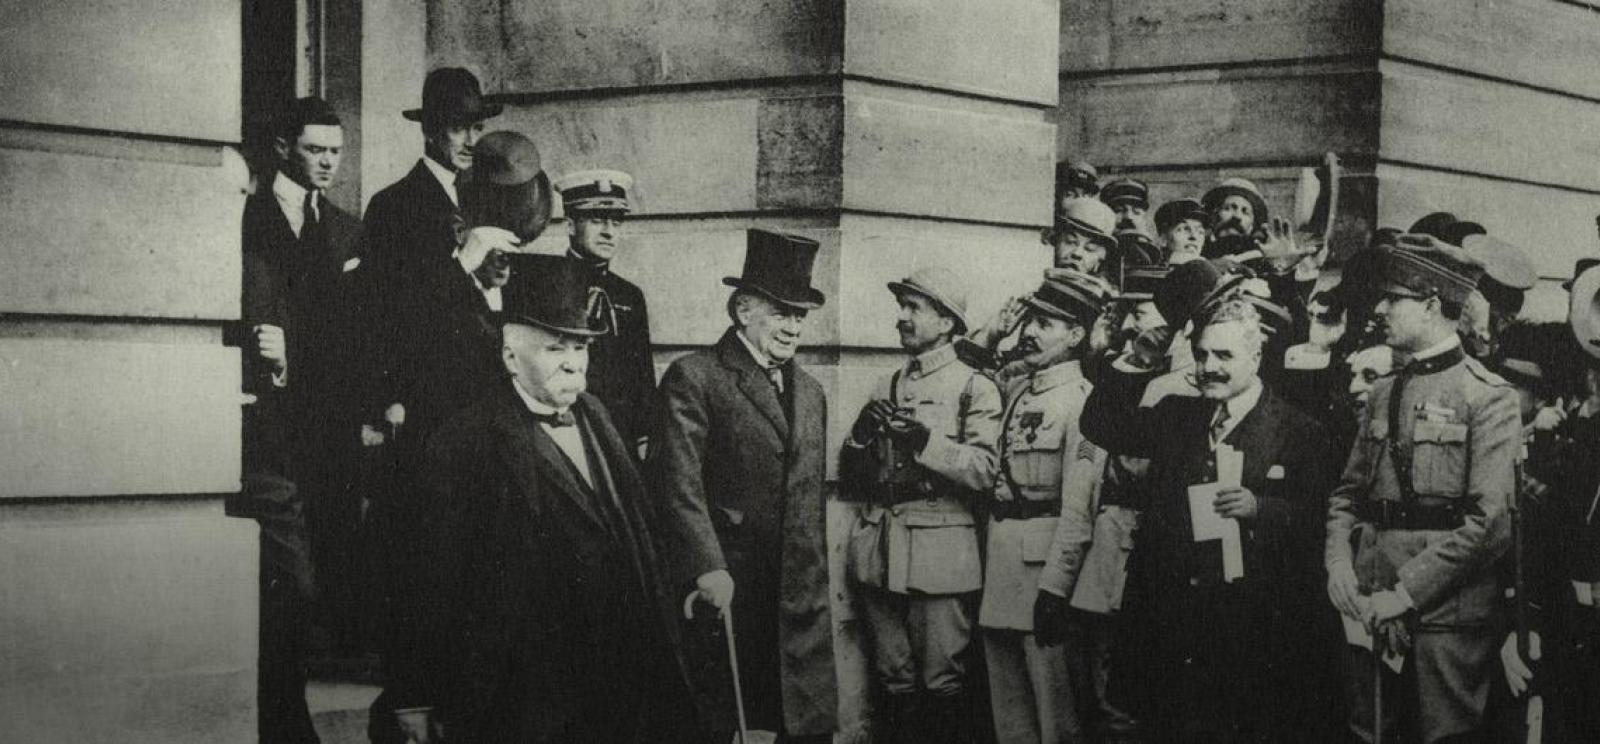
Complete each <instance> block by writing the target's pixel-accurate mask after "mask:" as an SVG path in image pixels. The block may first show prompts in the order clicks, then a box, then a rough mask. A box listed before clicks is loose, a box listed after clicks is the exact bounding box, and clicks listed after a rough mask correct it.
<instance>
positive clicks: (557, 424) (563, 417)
mask: <svg viewBox="0 0 1600 744" xmlns="http://www.w3.org/2000/svg"><path fill="white" fill-rule="evenodd" d="M533 417H534V418H536V419H538V420H539V423H541V424H544V425H545V426H548V427H551V428H553V429H559V428H561V427H563V426H572V425H574V424H576V423H577V419H575V418H573V417H572V411H557V412H555V413H535V414H533Z"/></svg>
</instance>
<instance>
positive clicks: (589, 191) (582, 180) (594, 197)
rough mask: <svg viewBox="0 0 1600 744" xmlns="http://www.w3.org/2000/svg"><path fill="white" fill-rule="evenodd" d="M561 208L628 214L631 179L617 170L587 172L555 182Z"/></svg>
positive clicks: (571, 175) (571, 211) (563, 177)
mask: <svg viewBox="0 0 1600 744" xmlns="http://www.w3.org/2000/svg"><path fill="white" fill-rule="evenodd" d="M556 191H559V192H561V204H562V208H563V209H564V210H566V213H567V214H568V215H571V214H572V213H573V212H631V211H633V202H632V201H630V200H629V195H630V194H631V193H632V192H633V176H630V175H628V174H626V173H623V172H622V171H617V170H586V171H578V172H576V173H568V174H566V175H564V176H562V177H560V178H558V179H556Z"/></svg>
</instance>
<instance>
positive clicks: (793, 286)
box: [722, 229, 827, 310]
mask: <svg viewBox="0 0 1600 744" xmlns="http://www.w3.org/2000/svg"><path fill="white" fill-rule="evenodd" d="M819 247H820V246H819V245H818V243H817V241H815V240H812V239H810V238H802V237H800V236H798V235H788V234H786V233H776V232H768V231H766V230H756V229H751V230H750V231H749V232H748V233H747V234H746V236H745V253H744V271H743V272H742V273H741V274H740V275H739V276H737V277H733V276H729V277H724V278H723V279H722V283H723V284H726V285H728V286H730V287H736V288H738V289H744V290H750V291H752V292H756V293H758V294H761V295H764V296H765V297H767V298H768V299H770V300H773V301H775V302H777V303H779V304H782V305H788V306H789V307H797V308H801V309H805V310H815V309H816V308H819V307H822V304H823V303H824V302H826V301H827V298H826V297H824V296H823V294H822V292H820V291H818V290H817V289H816V288H814V287H812V286H811V266H812V264H813V263H815V262H816V258H817V249H818V248H819Z"/></svg>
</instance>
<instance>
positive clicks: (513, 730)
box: [396, 255, 689, 744]
mask: <svg viewBox="0 0 1600 744" xmlns="http://www.w3.org/2000/svg"><path fill="white" fill-rule="evenodd" d="M511 260H512V273H511V279H510V282H509V283H508V284H507V285H506V286H505V290H506V291H505V295H506V296H505V298H504V299H505V309H504V311H503V315H502V317H503V319H504V339H505V340H504V345H503V346H502V349H501V360H502V362H503V364H504V370H505V372H506V373H507V374H508V377H507V378H504V379H503V380H502V381H501V382H499V383H498V384H495V385H492V386H489V387H488V388H485V389H483V390H481V391H480V394H479V395H478V397H477V400H476V401H475V402H473V403H472V404H470V405H469V406H468V407H467V408H465V409H464V410H463V411H462V412H461V413H460V414H459V415H457V416H455V417H453V418H452V419H450V420H449V421H448V422H447V423H446V424H445V425H444V426H443V427H442V428H441V429H439V430H438V432H437V433H436V434H435V435H434V436H433V437H432V438H431V439H430V440H429V442H428V448H427V462H428V467H427V469H426V472H427V473H428V476H427V488H428V490H429V491H430V492H431V493H432V494H433V497H432V499H431V500H430V503H431V504H433V505H434V508H433V509H432V510H431V513H430V517H431V519H430V522H429V531H430V540H429V543H430V546H431V552H432V554H433V557H434V560H436V561H438V562H439V563H440V564H441V566H442V569H441V570H439V571H438V572H436V574H435V576H436V578H437V581H436V582H434V583H431V584H430V585H428V586H425V587H422V588H421V590H422V591H427V592H431V593H433V594H434V595H435V596H436V597H438V598H439V599H441V600H444V601H441V602H439V603H438V604H437V605H436V609H437V611H438V612H440V613H443V615H444V617H442V618H440V621H437V622H432V623H429V627H430V628H432V629H434V632H436V633H437V636H436V637H435V638H433V639H431V642H433V643H435V644H436V645H438V646H439V647H441V648H447V649H450V650H451V652H452V655H451V664H450V665H449V667H448V668H446V669H444V670H442V671H441V672H440V676H441V680H442V681H443V682H444V684H440V685H436V686H433V687H432V688H431V689H430V690H428V691H427V692H426V693H423V694H419V695H417V696H415V697H407V696H406V695H405V694H404V693H402V694H400V695H398V696H397V699H396V703H397V704H398V705H399V710H398V712H397V717H398V719H399V722H400V725H401V728H402V729H403V730H404V731H405V733H406V736H408V737H409V739H410V741H413V742H417V743H418V744H428V742H433V741H439V740H441V739H443V740H448V741H452V742H551V743H555V742H617V743H630V742H638V743H641V744H642V743H643V742H661V741H682V740H683V738H684V736H685V733H684V731H683V730H681V729H679V728H677V726H676V724H674V723H673V722H674V721H680V720H685V716H686V713H687V709H688V707H689V703H688V696H687V687H686V685H685V679H684V676H683V670H684V667H683V666H682V664H681V663H680V659H681V657H680V656H679V649H680V646H679V644H678V643H677V637H678V636H677V633H678V628H679V626H678V620H677V617H676V613H677V612H678V610H677V607H678V606H679V602H678V597H677V596H676V592H675V591H669V587H668V585H667V584H665V583H663V576H662V575H661V573H660V566H661V565H662V557H661V556H658V555H657V553H656V549H655V543H654V540H653V535H652V533H653V532H654V530H655V524H656V522H655V519H654V518H653V516H652V510H651V508H650V504H649V502H648V501H647V495H646V488H645V482H644V480H643V479H642V477H641V476H640V474H639V472H638V470H637V468H636V467H635V465H634V459H633V455H632V454H631V453H630V449H631V447H630V445H629V443H628V442H625V441H624V440H623V439H622V437H621V436H620V435H619V434H618V433H617V431H616V428H615V427H613V426H612V425H611V418H610V416H609V414H607V413H606V410H605V407H604V406H603V405H601V404H600V403H599V401H598V400H596V399H595V398H594V397H593V396H591V395H589V394H587V393H586V392H584V387H585V373H586V371H587V368H588V347H589V344H590V342H591V341H592V340H593V339H594V338H596V337H597V336H599V335H600V334H602V333H604V332H605V328H604V325H603V324H602V323H601V322H599V321H598V319H596V318H594V317H593V315H592V314H591V313H590V312H589V292H588V286H587V283H586V281H585V278H586V276H585V275H586V271H587V267H585V266H583V264H582V263H581V262H578V261H575V260H573V259H570V258H567V257H562V256H543V255H515V256H512V257H511Z"/></svg>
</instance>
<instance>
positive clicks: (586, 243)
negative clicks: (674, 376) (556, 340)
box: [556, 170, 656, 458]
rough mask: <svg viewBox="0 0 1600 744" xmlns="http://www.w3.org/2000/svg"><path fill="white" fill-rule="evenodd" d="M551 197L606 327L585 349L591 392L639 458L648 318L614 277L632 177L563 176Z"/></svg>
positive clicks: (646, 430)
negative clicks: (585, 267) (557, 195)
mask: <svg viewBox="0 0 1600 744" xmlns="http://www.w3.org/2000/svg"><path fill="white" fill-rule="evenodd" d="M556 190H557V191H559V192H561V203H562V206H563V208H564V211H565V212H566V215H567V236H568V239H569V241H570V243H569V246H568V248H567V255H570V256H572V257H574V258H577V259H578V260H580V261H583V262H584V263H586V264H588V265H589V267H590V269H591V271H590V276H589V286H590V287H591V291H593V292H594V293H595V297H596V300H597V304H596V311H597V312H600V313H602V314H604V315H605V316H606V321H607V325H608V327H609V330H608V331H607V332H606V334H605V335H603V336H601V337H599V338H597V339H595V341H594V343H593V344H590V346H589V358H590V361H592V362H593V368H592V370H591V374H590V375H589V391H590V392H591V393H592V394H593V395H594V396H595V397H596V398H599V399H600V401H601V402H602V403H605V404H606V409H607V410H609V411H611V412H612V413H611V419H612V421H614V422H615V423H616V425H617V431H620V432H622V436H623V437H624V438H626V439H627V440H628V441H630V442H633V443H634V446H635V451H636V452H638V453H639V456H640V457H641V458H643V457H644V451H645V445H646V442H647V441H648V440H649V436H650V427H651V410H652V409H653V408H654V406H655V389H656V368H655V362H654V361H653V359H652V358H651V356H650V313H649V310H648V308H647V307H646V306H645V300H644V293H643V292H641V291H639V288H638V287H637V286H635V285H634V284H633V282H630V281H628V280H627V279H624V278H622V277H620V276H618V275H617V274H616V272H614V271H612V270H611V262H612V260H613V259H615V258H616V256H617V251H618V250H619V249H620V246H621V243H622V238H623V235H624V233H625V232H626V231H625V229H624V228H625V226H626V220H627V216H628V213H629V212H631V211H633V201H632V200H633V193H634V190H633V176H630V175H628V174H626V173H623V172H621V171H614V170H587V171H580V172H577V173H568V174H566V175H564V176H562V177H560V178H558V179H556ZM602 297H603V298H604V299H603V300H601V299H600V298H602Z"/></svg>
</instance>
